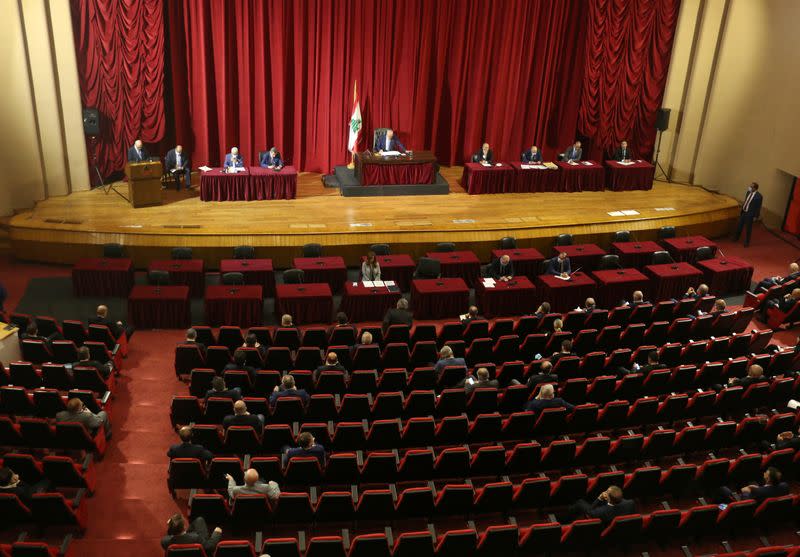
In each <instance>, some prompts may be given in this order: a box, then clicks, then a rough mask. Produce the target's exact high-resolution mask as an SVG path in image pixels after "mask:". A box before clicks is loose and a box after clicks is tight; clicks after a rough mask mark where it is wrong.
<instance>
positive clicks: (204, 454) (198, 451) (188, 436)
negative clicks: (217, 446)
mask: <svg viewBox="0 0 800 557" xmlns="http://www.w3.org/2000/svg"><path fill="white" fill-rule="evenodd" d="M178 437H180V438H181V442H180V443H177V444H175V445H172V446H171V447H170V448H169V450H168V451H167V456H168V457H169V458H196V459H199V460H201V461H203V462H208V461H209V460H211V459H212V458H214V455H213V453H212V452H211V451H209V450H208V449H206V448H205V447H204V446H203V445H197V444H195V443H192V428H191V427H190V426H188V425H185V426H183V427H182V428H180V430H178Z"/></svg>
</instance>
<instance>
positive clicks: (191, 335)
mask: <svg viewBox="0 0 800 557" xmlns="http://www.w3.org/2000/svg"><path fill="white" fill-rule="evenodd" d="M179 344H194V345H195V346H197V348H199V349H200V352H201V353H202V354H203V356H205V355H206V346H205V344H203V343H202V342H197V331H196V330H195V329H191V328H190V329H186V340H184V341H183V342H181V343H179Z"/></svg>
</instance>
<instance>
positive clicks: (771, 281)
mask: <svg viewBox="0 0 800 557" xmlns="http://www.w3.org/2000/svg"><path fill="white" fill-rule="evenodd" d="M798 278H800V265H798V264H797V263H792V264H791V265H789V273H788V274H787V275H786V276H785V277H782V276H780V275H776V276H774V277H766V278H765V279H763V280H762V281H761V282H759V283H758V285H757V286H756V289H755V292H756V293H758V291H759V290H761V289H764V290H769V289H770V288H772V287H773V286H775V285H780V284H786V283H787V282H789V281H790V280H797V279H798Z"/></svg>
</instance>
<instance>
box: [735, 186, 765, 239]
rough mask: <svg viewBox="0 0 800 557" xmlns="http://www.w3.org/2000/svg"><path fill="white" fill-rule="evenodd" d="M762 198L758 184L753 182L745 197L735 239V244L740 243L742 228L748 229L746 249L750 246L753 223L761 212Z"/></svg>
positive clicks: (745, 237)
mask: <svg viewBox="0 0 800 557" xmlns="http://www.w3.org/2000/svg"><path fill="white" fill-rule="evenodd" d="M761 200H762V196H761V194H760V193H759V192H758V183H756V182H753V183H752V184H750V187H748V188H747V193H746V194H745V196H744V203H742V212H741V213H739V225H738V226H737V227H736V235H735V236H734V238H733V241H734V242H738V241H739V236H741V235H742V228H744V227H745V226H746V227H747V231H746V232H745V236H744V247H747V246H749V245H750V233H751V232H752V231H753V221H754V220H756V219H757V218H758V215H759V213H760V212H761Z"/></svg>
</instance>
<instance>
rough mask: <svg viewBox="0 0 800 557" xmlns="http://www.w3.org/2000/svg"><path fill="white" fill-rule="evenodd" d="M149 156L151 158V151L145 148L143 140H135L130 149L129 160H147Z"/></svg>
mask: <svg viewBox="0 0 800 557" xmlns="http://www.w3.org/2000/svg"><path fill="white" fill-rule="evenodd" d="M148 158H150V153H148V152H147V150H146V149H145V148H144V144H143V143H142V140H141V139H137V140H136V141H134V142H133V145H132V146H131V147H130V148H129V149H128V162H145V161H146V160H147V159H148Z"/></svg>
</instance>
